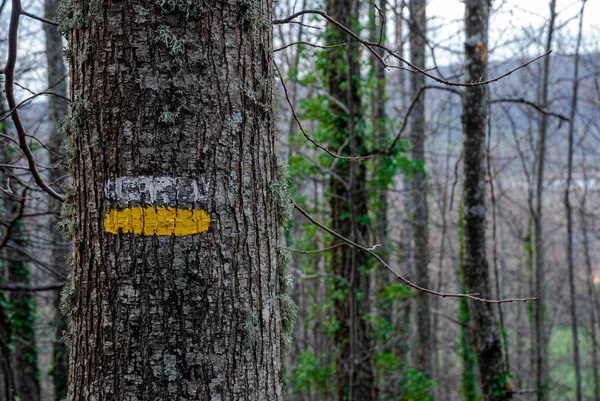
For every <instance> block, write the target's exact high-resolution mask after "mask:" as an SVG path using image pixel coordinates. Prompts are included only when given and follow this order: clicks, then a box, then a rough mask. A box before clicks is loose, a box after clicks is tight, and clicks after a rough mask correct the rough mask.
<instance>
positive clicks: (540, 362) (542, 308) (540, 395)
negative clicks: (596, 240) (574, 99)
mask: <svg viewBox="0 0 600 401" xmlns="http://www.w3.org/2000/svg"><path fill="white" fill-rule="evenodd" d="M555 18H556V0H551V1H550V22H549V25H548V36H547V38H546V51H547V52H548V51H550V48H551V46H552V36H553V34H554V20H555ZM549 75H550V57H546V58H545V59H544V65H543V67H542V76H541V86H540V89H539V98H538V104H539V105H540V107H543V108H546V106H547V104H548V80H549V78H550V77H549ZM547 124H548V116H547V115H545V114H542V113H540V117H539V122H538V134H537V139H536V156H535V203H534V210H532V211H531V214H532V218H533V267H534V269H535V289H536V295H537V297H538V298H539V300H538V302H535V303H534V305H533V308H534V319H535V387H536V398H537V400H538V401H546V400H547V399H548V396H547V390H548V385H549V383H548V380H549V378H548V374H549V373H548V335H549V333H547V332H546V331H547V330H546V327H545V326H546V322H545V321H546V318H545V316H546V287H545V285H546V284H545V271H544V270H545V269H544V238H543V229H542V205H543V203H542V201H543V198H542V196H543V190H544V164H545V158H546V131H547Z"/></svg>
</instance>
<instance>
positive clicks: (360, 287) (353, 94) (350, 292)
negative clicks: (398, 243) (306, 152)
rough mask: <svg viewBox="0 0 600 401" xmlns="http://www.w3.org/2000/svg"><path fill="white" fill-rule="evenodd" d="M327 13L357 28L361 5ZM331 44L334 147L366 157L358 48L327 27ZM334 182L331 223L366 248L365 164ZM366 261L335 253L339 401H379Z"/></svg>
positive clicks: (339, 163)
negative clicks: (333, 46)
mask: <svg viewBox="0 0 600 401" xmlns="http://www.w3.org/2000/svg"><path fill="white" fill-rule="evenodd" d="M327 13H328V14H329V15H330V16H331V17H333V18H334V19H335V20H337V21H339V22H340V23H341V24H343V25H344V26H347V27H352V26H354V25H355V24H356V23H358V2H356V1H349V0H328V1H327ZM327 42H328V43H327V44H329V45H333V44H336V45H339V44H340V43H344V42H346V43H347V45H346V46H345V47H340V48H337V49H335V50H332V51H328V52H327V53H326V57H327V65H326V66H325V68H324V74H325V76H326V78H327V87H328V90H329V93H330V94H331V95H332V96H333V97H334V98H336V99H338V100H340V101H341V102H342V103H343V104H344V105H346V107H347V111H344V110H342V109H341V108H340V107H339V105H336V104H331V105H330V110H331V126H330V128H331V134H330V136H331V144H332V146H331V147H332V148H333V149H339V150H338V152H339V153H341V154H342V155H343V156H361V155H365V154H366V148H365V143H364V141H365V138H364V132H363V131H362V130H363V128H362V127H361V124H359V121H360V118H361V99H360V94H359V84H358V82H359V80H360V63H359V60H358V50H359V44H358V43H357V42H356V41H353V40H351V39H350V38H349V37H346V35H345V34H342V33H341V32H340V31H339V30H338V29H337V28H336V27H334V26H332V25H331V24H328V26H327ZM333 173H334V175H335V176H337V177H339V178H341V180H343V181H341V180H340V179H338V178H334V177H332V178H331V179H330V191H331V200H330V206H331V222H332V228H333V230H335V231H336V232H337V233H339V234H341V235H343V236H344V237H346V238H350V239H352V240H353V241H356V242H359V243H364V242H365V241H366V240H367V238H368V227H367V222H366V220H367V192H366V189H365V184H366V167H365V164H364V163H363V162H357V161H348V160H342V159H338V160H336V161H335V165H334V167H333ZM366 267H367V260H366V256H365V254H364V253H363V252H361V251H359V250H357V249H355V248H354V247H349V246H342V247H337V248H335V249H334V250H333V252H332V258H331V270H332V273H333V275H334V276H335V278H334V286H333V287H334V289H333V291H334V314H335V318H336V320H337V322H338V324H339V328H338V329H337V330H336V332H335V334H334V341H335V344H336V346H337V348H338V352H337V355H336V358H337V360H336V379H337V390H338V400H339V401H344V400H348V401H370V400H376V399H377V391H376V386H375V379H374V373H373V365H372V347H371V340H370V338H369V332H368V327H367V322H366V320H365V316H366V315H367V314H368V313H369V302H368V301H369V274H368V273H367V272H365V269H366Z"/></svg>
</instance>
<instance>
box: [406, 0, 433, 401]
mask: <svg viewBox="0 0 600 401" xmlns="http://www.w3.org/2000/svg"><path fill="white" fill-rule="evenodd" d="M425 3H426V2H425V0H411V1H410V2H409V6H408V7H409V11H410V20H409V24H408V26H409V30H410V62H411V63H413V64H414V65H417V66H419V67H421V68H423V67H424V65H425V44H426V37H425V35H426V12H425V9H426V5H425ZM410 82H411V91H412V93H413V94H416V93H417V92H418V91H419V90H420V88H421V87H423V86H424V85H425V76H423V75H422V74H411V77H410ZM409 121H410V140H411V142H412V154H411V157H412V159H413V160H416V161H420V162H422V163H423V164H424V163H425V96H424V95H421V97H420V98H419V100H418V101H417V103H416V104H415V106H414V108H413V110H412V113H411V115H410V119H409ZM411 203H412V240H413V252H412V253H413V269H414V280H415V283H416V284H417V285H419V286H421V287H424V288H429V287H430V285H429V266H428V265H429V237H428V230H427V223H428V221H427V219H428V211H427V178H426V175H425V172H424V171H417V172H415V175H414V177H413V179H412V181H411ZM430 309H431V306H430V296H429V295H428V294H425V293H423V292H416V293H415V322H416V344H415V347H416V355H415V366H416V368H417V369H418V370H419V371H420V372H422V373H423V374H425V376H426V377H427V378H428V379H433V349H432V346H431V345H432V342H431V335H432V332H431V316H430ZM431 395H432V396H433V392H432V393H431Z"/></svg>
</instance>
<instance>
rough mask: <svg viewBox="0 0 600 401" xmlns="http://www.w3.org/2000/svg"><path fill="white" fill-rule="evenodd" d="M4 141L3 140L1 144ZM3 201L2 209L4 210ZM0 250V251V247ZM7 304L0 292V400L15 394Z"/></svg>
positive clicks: (0, 129) (0, 109) (0, 271)
mask: <svg viewBox="0 0 600 401" xmlns="http://www.w3.org/2000/svg"><path fill="white" fill-rule="evenodd" d="M5 112H6V109H5V103H4V96H3V93H1V92H0V114H2V115H4V113H5ZM0 133H2V134H3V135H7V134H8V130H7V129H6V122H0ZM4 144H5V142H4V140H3V142H2V145H4ZM5 158H6V152H5V151H4V150H3V151H2V152H0V161H2V162H4V161H5ZM4 204H5V202H4V201H3V202H2V204H0V205H1V206H2V209H3V210H4V207H5V205H4ZM0 251H2V250H1V249H0ZM0 255H1V256H5V251H2V253H1V254H0ZM6 264H7V261H6V260H0V283H4V282H6V281H7V280H8V269H7V267H6ZM8 308H9V305H8V294H7V293H4V292H0V399H1V400H12V399H13V398H14V397H15V396H16V394H15V380H14V370H13V368H12V359H11V355H10V348H11V347H10V342H11V337H12V324H11V320H10V316H9V310H8Z"/></svg>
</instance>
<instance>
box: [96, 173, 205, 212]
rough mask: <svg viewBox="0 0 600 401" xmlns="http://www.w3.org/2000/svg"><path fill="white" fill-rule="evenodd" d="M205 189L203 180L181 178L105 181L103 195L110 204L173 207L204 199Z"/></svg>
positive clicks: (134, 178) (146, 177) (139, 178)
mask: <svg viewBox="0 0 600 401" xmlns="http://www.w3.org/2000/svg"><path fill="white" fill-rule="evenodd" d="M207 193H208V186H207V185H206V182H204V180H203V179H202V180H197V179H193V178H184V177H175V178H173V177H148V176H139V177H119V178H115V179H111V180H108V181H106V183H105V185H104V194H105V195H106V197H107V198H108V199H110V200H112V201H116V202H119V203H124V204H127V205H129V204H132V203H139V202H141V201H142V200H143V201H144V202H147V203H150V204H154V205H157V204H164V205H175V204H176V203H194V202H201V201H203V200H205V199H206V197H207Z"/></svg>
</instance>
